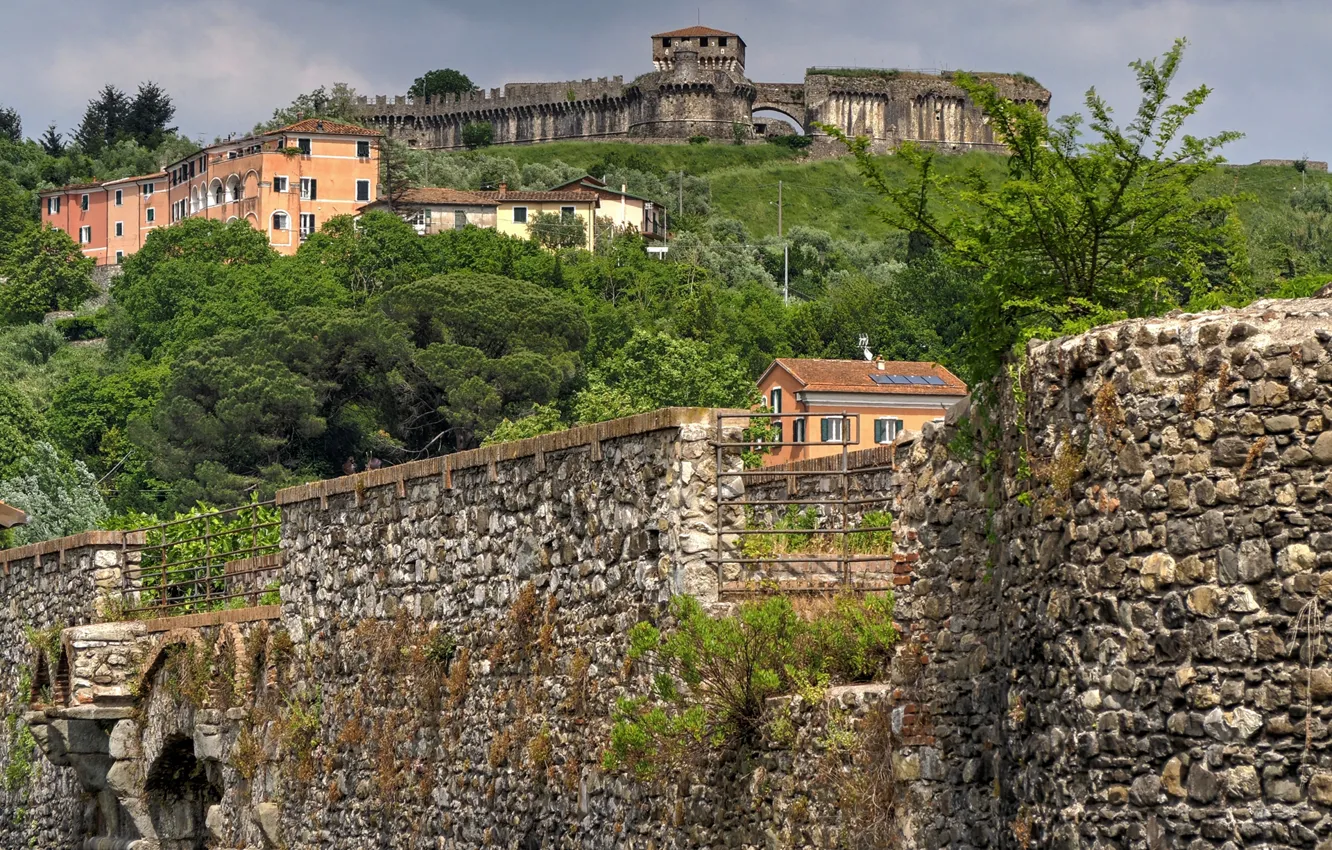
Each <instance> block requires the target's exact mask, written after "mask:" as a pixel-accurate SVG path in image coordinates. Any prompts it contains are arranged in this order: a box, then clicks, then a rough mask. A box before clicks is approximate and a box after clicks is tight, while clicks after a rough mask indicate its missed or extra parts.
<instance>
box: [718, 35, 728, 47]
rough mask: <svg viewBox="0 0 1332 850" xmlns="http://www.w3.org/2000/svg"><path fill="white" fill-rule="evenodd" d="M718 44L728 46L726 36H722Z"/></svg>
mask: <svg viewBox="0 0 1332 850" xmlns="http://www.w3.org/2000/svg"><path fill="white" fill-rule="evenodd" d="M717 46H718V47H725V46H726V36H722V37H721V38H719V39H717Z"/></svg>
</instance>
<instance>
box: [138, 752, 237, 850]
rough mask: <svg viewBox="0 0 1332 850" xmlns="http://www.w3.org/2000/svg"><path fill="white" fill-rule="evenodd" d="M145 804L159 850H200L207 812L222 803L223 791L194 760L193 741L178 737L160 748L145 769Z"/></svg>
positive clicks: (201, 765)
mask: <svg viewBox="0 0 1332 850" xmlns="http://www.w3.org/2000/svg"><path fill="white" fill-rule="evenodd" d="M144 802H145V803H146V804H147V809H148V818H149V820H151V821H152V824H153V829H154V831H155V832H156V833H157V842H158V847H159V848H160V849H161V850H203V848H204V847H205V846H206V843H207V841H208V840H209V833H208V826H207V817H208V810H209V808H211V807H212V806H215V805H217V804H218V803H220V802H222V791H221V789H219V788H218V787H217V786H216V785H215V784H214V783H213V782H212V781H211V780H210V779H209V775H208V770H207V768H206V766H205V764H204V762H202V761H200V760H199V759H198V758H197V757H196V756H195V753H194V739H193V738H189V737H186V736H184V735H178V736H175V737H172V738H170V739H169V740H168V741H167V742H166V744H165V745H164V746H163V747H162V752H161V753H160V754H159V755H158V757H157V758H156V760H154V761H153V763H152V765H151V766H150V767H149V768H148V775H147V778H146V779H145V781H144Z"/></svg>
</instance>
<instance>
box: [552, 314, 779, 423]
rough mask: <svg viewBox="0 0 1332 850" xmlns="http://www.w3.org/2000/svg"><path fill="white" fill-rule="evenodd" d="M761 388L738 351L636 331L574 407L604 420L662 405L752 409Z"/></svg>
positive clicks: (589, 418) (583, 417) (581, 416)
mask: <svg viewBox="0 0 1332 850" xmlns="http://www.w3.org/2000/svg"><path fill="white" fill-rule="evenodd" d="M756 392H757V391H756V390H755V388H754V382H753V381H752V380H751V379H750V376H749V375H748V374H747V373H746V372H745V369H744V367H742V366H741V365H740V361H739V360H737V359H736V357H735V355H733V354H727V353H723V352H721V351H719V350H718V349H717V348H716V347H715V346H711V345H708V344H707V343H702V342H698V341H696V340H688V339H676V338H674V337H671V336H669V335H667V334H664V333H652V332H650V331H646V330H637V331H635V332H634V334H633V336H632V337H631V338H630V339H629V341H628V342H627V343H626V344H625V345H623V346H622V347H620V348H619V349H618V350H617V351H616V352H615V353H614V354H613V355H612V356H611V357H609V358H608V359H607V360H606V361H604V362H603V363H602V364H601V365H600V366H598V367H597V368H595V369H593V370H592V373H591V375H590V379H589V381H588V386H587V388H586V389H584V390H582V391H581V392H579V394H578V396H577V398H576V399H575V401H574V411H575V413H576V414H577V417H578V421H580V422H600V421H603V420H606V419H614V418H617V417H620V416H629V415H631V414H634V413H643V412H646V411H649V410H655V409H657V408H659V407H748V406H749V405H750V404H751V403H752V402H755V401H757V399H756V398H755V394H756Z"/></svg>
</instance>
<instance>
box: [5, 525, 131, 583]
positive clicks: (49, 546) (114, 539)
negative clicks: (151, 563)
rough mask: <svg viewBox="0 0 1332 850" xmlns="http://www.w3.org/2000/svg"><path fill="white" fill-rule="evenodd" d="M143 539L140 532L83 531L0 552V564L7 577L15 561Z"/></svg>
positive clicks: (119, 544) (125, 543) (127, 543)
mask: <svg viewBox="0 0 1332 850" xmlns="http://www.w3.org/2000/svg"><path fill="white" fill-rule="evenodd" d="M143 539H144V536H143V532H142V531H99V530H94V531H85V532H83V533H82V534H74V535H71V536H69V537H57V538H56V539H54V540H43V541H41V542H40V543H29V544H28V545H27V546H17V547H15V548H13V549H4V550H0V564H3V565H4V572H5V574H6V575H8V574H9V565H10V564H12V563H13V562H15V561H26V560H27V559H29V558H40V557H41V556H42V555H50V554H53V553H57V552H59V553H62V554H63V553H65V552H68V551H70V550H71V549H98V548H105V547H108V546H125V545H133V544H136V543H142V542H143Z"/></svg>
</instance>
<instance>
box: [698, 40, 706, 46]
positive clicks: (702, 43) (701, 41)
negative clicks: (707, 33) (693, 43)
mask: <svg viewBox="0 0 1332 850" xmlns="http://www.w3.org/2000/svg"><path fill="white" fill-rule="evenodd" d="M698 46H699V47H707V46H708V40H707V39H706V38H700V39H699V40H698Z"/></svg>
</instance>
